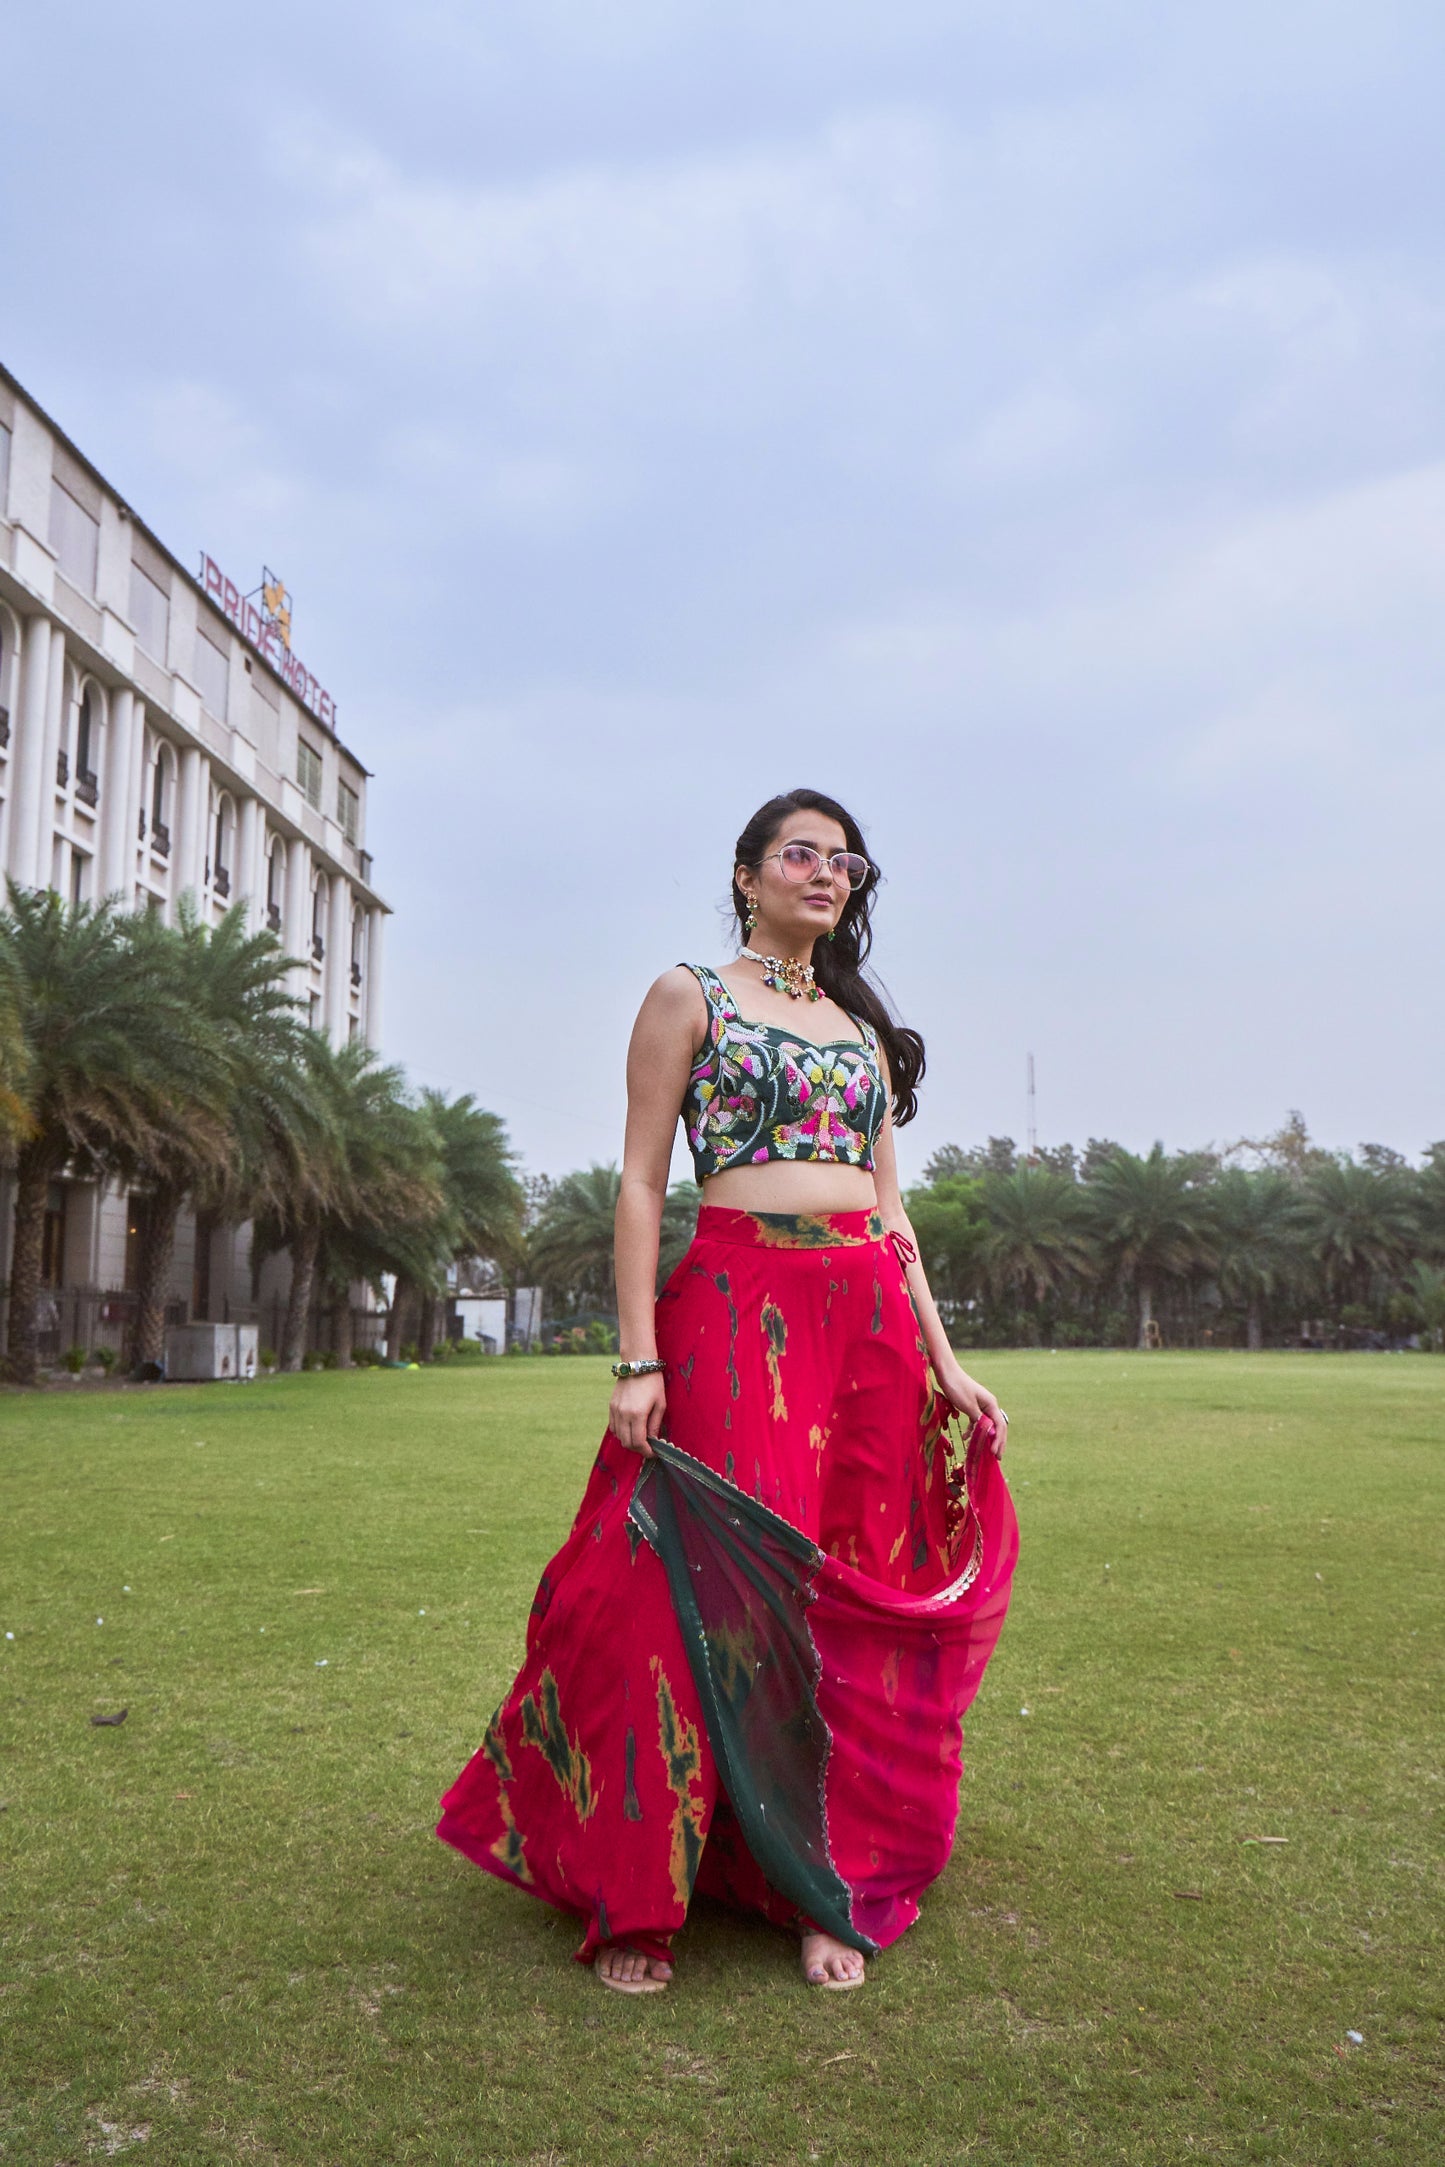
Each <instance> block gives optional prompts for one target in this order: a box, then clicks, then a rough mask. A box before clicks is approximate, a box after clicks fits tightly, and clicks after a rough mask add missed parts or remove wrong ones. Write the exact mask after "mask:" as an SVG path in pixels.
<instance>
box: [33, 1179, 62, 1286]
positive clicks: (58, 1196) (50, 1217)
mask: <svg viewBox="0 0 1445 2167" xmlns="http://www.w3.org/2000/svg"><path fill="white" fill-rule="evenodd" d="M68 1196H69V1191H68V1190H67V1188H66V1186H65V1183H64V1182H63V1181H52V1182H51V1184H50V1187H49V1189H48V1190H47V1192H46V1197H45V1231H44V1233H43V1234H42V1235H41V1238H40V1284H41V1286H42V1287H58V1286H61V1285H63V1284H64V1272H65V1206H66V1202H67V1199H68Z"/></svg>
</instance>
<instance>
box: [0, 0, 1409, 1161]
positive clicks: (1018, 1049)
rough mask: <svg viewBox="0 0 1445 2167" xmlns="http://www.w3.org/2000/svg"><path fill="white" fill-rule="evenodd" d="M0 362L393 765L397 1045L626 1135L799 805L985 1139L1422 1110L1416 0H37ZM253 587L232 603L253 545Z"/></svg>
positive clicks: (508, 1111) (950, 1118) (477, 1087)
mask: <svg viewBox="0 0 1445 2167" xmlns="http://www.w3.org/2000/svg"><path fill="white" fill-rule="evenodd" d="M6 46H7V61H8V65H7V69H6V77H7V82H8V84H9V94H8V95H7V98H6V122H5V128H4V131H3V135H0V181H3V190H4V233H3V276H0V353H3V357H4V359H5V361H6V362H7V363H8V365H9V366H10V367H11V368H12V369H13V370H14V371H15V373H16V374H17V375H18V376H19V377H20V379H21V381H22V382H23V383H25V384H26V385H27V387H28V388H29V389H30V390H31V391H32V392H33V393H34V394H35V396H36V397H37V398H38V399H39V400H40V401H41V403H42V404H43V405H45V406H46V407H47V408H48V409H49V410H50V411H51V412H52V413H53V414H54V415H55V417H56V419H57V420H58V421H59V422H60V423H61V424H62V426H63V427H65V428H66V429H67V430H68V431H69V433H70V434H71V435H72V436H74V437H75V438H76V440H77V441H78V442H79V444H80V445H81V447H82V448H83V449H84V450H85V451H86V452H87V453H88V455H89V456H90V457H91V458H92V459H93V460H94V461H95V463H96V464H97V465H98V466H99V467H100V468H101V470H102V472H103V473H105V474H106V476H107V477H108V478H109V479H110V480H111V481H112V482H113V483H114V484H115V485H116V486H117V487H118V488H119V489H120V490H121V491H122V492H123V493H124V494H126V495H127V496H128V497H129V498H130V500H131V501H132V502H133V503H134V504H135V505H136V507H137V509H138V510H139V511H140V512H141V513H142V515H143V516H144V517H145V518H146V519H147V520H148V521H149V522H150V524H151V525H152V526H154V527H155V528H156V529H157V530H158V532H159V533H160V534H161V535H162V536H163V537H164V538H165V540H166V541H167V542H168V544H169V545H170V546H171V547H172V548H173V549H174V550H175V552H176V553H177V555H179V556H180V557H181V558H182V559H183V560H184V561H186V562H188V563H191V562H194V561H195V558H196V555H197V553H198V552H199V551H200V550H201V549H203V548H205V549H209V550H210V552H211V553H212V554H213V555H214V556H215V557H216V558H217V560H218V561H219V562H221V563H222V564H224V565H225V566H226V567H227V568H228V569H231V568H238V569H237V576H238V577H239V576H240V573H243V572H244V573H246V575H247V577H248V578H249V576H250V574H251V573H253V572H254V574H255V575H256V576H257V577H258V578H259V573H260V567H261V565H262V563H263V562H264V563H266V564H269V565H272V566H274V567H275V568H276V569H277V570H278V571H280V572H281V573H282V575H283V576H284V577H285V578H286V579H287V580H288V582H289V584H290V585H291V588H292V590H293V594H294V597H295V638H296V644H297V647H298V650H299V652H300V653H301V654H302V655H303V656H304V657H305V659H306V661H307V663H308V665H309V666H310V667H311V668H312V669H313V670H315V672H316V673H317V675H318V676H319V677H320V678H321V679H322V681H323V682H324V683H326V684H328V685H329V686H330V687H331V688H332V689H333V691H334V692H335V694H336V697H337V699H338V701H339V704H340V725H341V734H342V736H343V738H344V739H345V740H346V742H347V743H348V744H349V745H350V746H351V747H352V749H353V750H354V751H356V752H357V753H358V754H359V755H360V757H361V758H362V759H363V760H364V761H365V762H366V763H367V765H368V766H369V767H371V768H372V769H374V770H375V780H374V782H373V784H372V786H371V788H372V797H371V804H370V815H369V827H370V833H369V838H368V839H369V842H370V845H371V847H372V849H373V851H374V853H375V859H376V877H377V881H378V884H379V886H380V888H381V890H382V892H383V893H384V894H385V896H386V897H387V899H388V901H389V902H390V903H391V904H392V905H393V906H394V908H395V913H396V915H395V917H394V919H393V920H392V922H391V926H390V928H389V944H388V960H387V989H386V1008H387V1018H386V1027H385V1039H386V1048H385V1050H386V1051H387V1053H388V1054H389V1055H390V1056H392V1057H394V1058H397V1059H399V1060H401V1061H403V1062H405V1064H406V1066H407V1067H408V1069H409V1070H410V1071H411V1073H412V1074H413V1076H414V1077H416V1078H417V1079H418V1080H420V1081H424V1082H428V1083H435V1084H439V1085H442V1086H445V1087H452V1088H455V1089H468V1090H472V1091H475V1092H476V1094H477V1095H478V1097H479V1098H480V1099H481V1100H482V1101H483V1103H484V1104H487V1105H489V1106H492V1107H495V1108H496V1109H497V1110H498V1111H499V1112H501V1113H502V1114H504V1115H505V1117H506V1118H507V1120H508V1122H509V1123H510V1125H511V1128H512V1131H513V1134H514V1137H515V1139H516V1141H517V1143H518V1144H519V1146H520V1147H521V1149H522V1151H523V1153H524V1155H525V1158H526V1160H527V1163H528V1165H529V1167H530V1168H532V1169H533V1170H543V1169H545V1170H547V1171H550V1172H551V1173H553V1174H561V1173H563V1172H565V1171H567V1170H568V1169H569V1168H571V1167H573V1166H575V1165H578V1164H581V1163H584V1162H586V1161H587V1160H590V1159H606V1158H611V1157H614V1156H616V1155H617V1153H618V1150H619V1147H620V1140H621V1116H622V1105H623V1098H622V1061H623V1054H624V1049H625V1044H626V1036H627V1031H628V1028H629V1025H630V1021H631V1017H632V1014H633V1011H634V1010H635V1007H636V1004H637V1002H638V1000H639V999H640V997H641V994H642V992H643V990H644V989H645V987H646V985H647V984H648V982H649V981H650V979H651V978H652V977H653V976H654V975H655V973H656V972H657V971H659V970H661V969H662V968H664V967H665V966H666V965H668V964H670V963H672V962H675V961H677V960H679V959H681V958H685V957H686V958H699V957H700V958H703V959H708V960H714V961H717V960H721V958H722V956H723V954H724V953H725V949H724V942H723V921H722V919H721V917H720V916H719V909H720V906H722V905H723V904H724V902H725V899H726V894H727V885H728V871H729V866H730V862H731V844H732V840H733V838H734V836H735V835H736V833H737V831H738V829H739V828H740V827H741V825H742V823H743V821H744V820H745V818H746V817H747V815H748V814H749V813H750V812H751V811H752V810H753V808H754V806H755V805H756V804H757V803H758V802H759V801H760V800H761V799H762V798H763V797H765V796H767V795H769V794H770V793H771V792H773V791H774V790H776V789H779V788H787V787H791V786H793V785H796V784H799V783H807V784H812V785H815V786H818V787H822V788H824V789H828V790H831V791H833V792H834V793H835V794H837V795H839V796H841V797H842V798H843V799H844V800H845V801H846V802H847V803H848V804H849V805H851V806H852V807H853V808H854V809H855V810H856V812H857V814H858V817H859V818H860V820H861V821H862V823H863V825H864V828H865V830H866V831H867V834H868V837H869V841H870V844H871V846H872V848H873V851H874V854H875V856H876V857H877V859H878V861H879V863H880V864H881V866H882V867H883V869H884V872H885V874H886V875H887V885H886V887H885V888H884V890H883V892H882V895H881V897H880V901H879V908H878V914H877V946H876V949H875V962H876V963H877V965H878V968H879V970H880V973H881V975H882V977H883V978H884V980H885V982H886V984H887V985H888V987H889V989H890V990H891V992H892V994H893V996H894V998H895V1001H896V1003H897V1005H898V1006H899V1008H900V1009H901V1011H902V1012H903V1014H904V1015H905V1016H906V1018H907V1019H908V1020H909V1021H910V1022H912V1023H914V1024H916V1025H917V1026H918V1027H919V1028H920V1029H922V1031H923V1032H924V1033H925V1035H926V1037H927V1040H928V1047H929V1074H928V1080H927V1083H926V1085H925V1091H924V1097H923V1107H922V1112H921V1114H920V1117H919V1119H918V1121H917V1122H916V1124H915V1125H914V1127H913V1128H912V1129H911V1130H908V1131H905V1132H904V1134H903V1136H902V1137H901V1138H900V1150H901V1155H902V1159H903V1164H904V1171H905V1174H910V1175H911V1174H914V1173H916V1172H917V1171H919V1170H920V1169H921V1167H922V1164H923V1161H924V1159H925V1157H926V1156H927V1154H928V1152H929V1151H930V1150H931V1149H932V1148H933V1147H934V1146H936V1145H937V1144H939V1143H941V1142H944V1141H945V1140H948V1139H954V1140H957V1141H960V1142H968V1141H972V1140H974V1139H977V1138H982V1137H983V1136H984V1135H985V1134H987V1133H990V1132H993V1133H998V1132H1005V1133H1010V1134H1012V1135H1014V1136H1016V1137H1020V1138H1021V1137H1022V1136H1023V1133H1024V1123H1025V1119H1026V1114H1025V1100H1024V1075H1025V1056H1026V1054H1027V1053H1028V1052H1029V1051H1030V1050H1032V1051H1033V1053H1034V1054H1035V1056H1036V1060H1037V1065H1038V1125H1039V1134H1040V1139H1041V1141H1043V1142H1046V1143H1049V1142H1058V1141H1060V1140H1062V1139H1064V1138H1071V1139H1072V1140H1074V1141H1075V1142H1077V1143H1080V1144H1082V1142H1083V1141H1084V1140H1085V1138H1087V1137H1088V1136H1090V1135H1108V1136H1113V1137H1117V1138H1120V1139H1121V1140H1123V1141H1124V1142H1126V1143H1128V1144H1130V1145H1133V1146H1136V1147H1140V1148H1147V1147H1148V1145H1149V1144H1150V1143H1151V1142H1152V1140H1153V1139H1154V1138H1155V1137H1156V1136H1157V1137H1162V1138H1163V1139H1164V1140H1165V1141H1166V1142H1167V1143H1169V1144H1170V1145H1183V1144H1195V1143H1203V1142H1207V1141H1210V1140H1213V1141H1215V1142H1224V1141H1227V1140H1229V1139H1231V1138H1234V1137H1238V1136H1240V1135H1242V1134H1247V1133H1258V1132H1260V1131H1262V1130H1265V1129H1268V1128H1272V1127H1275V1126H1277V1125H1278V1124H1279V1123H1280V1122H1281V1121H1282V1119H1283V1118H1284V1116H1285V1114H1286V1112H1287V1110H1288V1109H1289V1108H1290V1107H1294V1106H1298V1107H1301V1108H1302V1109H1303V1110H1304V1112H1305V1115H1306V1117H1307V1119H1308V1121H1309V1123H1310V1125H1311V1128H1312V1129H1313V1130H1314V1131H1315V1132H1316V1134H1318V1135H1319V1136H1320V1137H1321V1138H1322V1139H1323V1140H1324V1141H1326V1142H1329V1143H1332V1144H1344V1145H1351V1144H1354V1143H1356V1142H1358V1141H1359V1140H1360V1139H1362V1138H1378V1139H1380V1140H1383V1141H1386V1142H1389V1143H1392V1144H1394V1145H1396V1146H1397V1147H1399V1148H1401V1149H1404V1150H1407V1151H1409V1152H1410V1153H1412V1154H1414V1153H1416V1152H1418V1151H1419V1149H1420V1148H1421V1147H1422V1146H1423V1145H1424V1144H1425V1143H1426V1142H1427V1141H1428V1140H1429V1139H1431V1138H1433V1137H1437V1136H1440V1135H1442V1134H1445V1107H1442V1103H1441V1078H1442V1069H1445V1061H1442V1055H1445V1005H1442V1001H1441V995H1440V978H1441V971H1440V941H1441V887H1442V850H1441V829H1442V817H1441V815H1442V805H1445V792H1442V786H1445V751H1442V684H1445V672H1442V667H1441V665H1442V652H1441V650H1442V643H1445V381H1442V357H1445V276H1442V268H1445V256H1442V231H1445V225H1442V219H1441V205H1442V201H1445V193H1442V180H1445V170H1442V169H1445V131H1442V129H1441V126H1440V112H1441V95H1442V87H1445V74H1442V60H1445V50H1442V49H1445V12H1442V10H1441V9H1440V7H1439V5H1438V0H1403V4H1391V0H1354V4H1353V5H1348V6H1343V5H1336V4H1332V0H1308V4H1307V5H1306V4H1303V0H1301V4H1299V5H1282V4H1272V0H1249V4H1248V5H1244V4H1239V0H1218V4H1216V5H1215V6H1213V7H1211V8H1207V9H1206V8H1188V9H1185V8H1180V7H1161V6H1159V5H1158V4H1157V0H1096V4H1093V5H1090V6H1088V7H1079V6H1075V5H1071V4H1068V0H1052V4H1050V5H1043V6H1041V5H1037V4H1032V0H1006V4H1005V0H989V4H975V0H936V4H924V0H892V4H891V5H889V6H888V7H881V6H879V5H877V0H870V4H869V5H867V6H860V5H855V4H852V0H829V4H828V5H827V6H823V5H819V4H814V0H792V4H791V5H789V6H787V7H778V6H777V5H775V4H773V5H768V6H763V5H759V4H756V0H733V4H732V5H730V6H728V7H726V8H724V7H719V6H706V7H705V6H702V5H697V4H693V5H687V4H683V0H611V4H610V5H607V6H603V5H601V4H599V0H593V4H591V5H572V6H566V5H559V4H553V0H529V4H528V5H527V6H526V7H523V8H518V7H516V6H507V7H501V6H497V5H494V4H491V0H410V4H409V5H408V6H407V8H406V9H404V10H401V9H398V8H396V7H395V6H387V7H381V6H378V5H375V4H374V0H346V5H345V6H340V5H336V6H329V5H320V4H310V5H308V4H306V0H300V4H299V5H296V6H293V7H290V8H287V9H284V10H282V11H280V12H279V13H276V12H275V11H273V12H272V13H271V14H269V15H268V14H267V13H266V12H265V11H261V12H258V13H252V14H249V15H247V14H241V15H235V14H232V15H229V16H228V15H226V14H224V13H215V12H214V11H213V12H209V13H208V12H207V11H205V10H197V9H196V8H195V7H194V6H187V7H184V8H182V7H180V6H178V5H173V4H158V0H128V4H127V5H126V6H125V7H123V8H117V7H115V6H114V5H112V4H110V0H106V4H105V5H97V4H95V0H83V4H80V5H74V4H72V5H70V6H67V7H65V8H58V7H45V8H40V7H35V6H31V7H29V8H27V9H25V10H23V11H20V10H14V11H11V17H10V20H9V21H8V22H7V26H6ZM242 584H243V585H244V584H246V580H244V579H243V580H242Z"/></svg>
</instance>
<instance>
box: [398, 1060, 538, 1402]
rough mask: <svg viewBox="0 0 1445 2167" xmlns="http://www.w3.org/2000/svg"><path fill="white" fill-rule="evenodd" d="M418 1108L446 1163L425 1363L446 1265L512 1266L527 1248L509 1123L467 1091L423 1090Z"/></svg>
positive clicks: (426, 1308) (422, 1342) (426, 1315)
mask: <svg viewBox="0 0 1445 2167" xmlns="http://www.w3.org/2000/svg"><path fill="white" fill-rule="evenodd" d="M420 1111H421V1114H422V1117H423V1119H424V1120H426V1121H427V1122H429V1123H430V1126H431V1130H432V1134H433V1136H434V1138H435V1140H436V1144H437V1149H438V1153H439V1158H440V1164H441V1186H442V1206H443V1208H442V1211H441V1213H440V1215H439V1216H438V1218H437V1220H436V1223H435V1226H434V1229H433V1234H434V1242H435V1258H434V1268H433V1269H432V1271H431V1272H430V1273H429V1274H428V1275H427V1284H426V1287H425V1292H424V1295H423V1302H422V1311H421V1329H420V1332H419V1333H418V1350H417V1351H418V1353H419V1354H420V1356H421V1358H422V1360H423V1361H425V1360H426V1359H427V1358H428V1356H429V1355H430V1354H431V1351H432V1347H433V1345H434V1344H435V1339H436V1324H437V1315H438V1306H439V1303H438V1298H439V1296H440V1295H441V1294H442V1293H443V1292H444V1290H445V1286H446V1278H447V1272H448V1268H449V1267H450V1266H452V1265H454V1264H459V1263H461V1262H463V1261H464V1260H466V1259H467V1258H471V1257H486V1258H488V1259H491V1260H492V1261H495V1262H498V1263H501V1264H504V1265H505V1264H511V1263H513V1262H515V1261H516V1260H517V1258H518V1257H519V1255H520V1252H521V1227H522V1210H523V1203H524V1198H523V1192H522V1184H521V1181H520V1180H519V1178H518V1174H517V1160H516V1154H515V1153H514V1152H513V1150H512V1148H511V1145H510V1144H509V1142H508V1140H507V1131H506V1125H505V1123H504V1122H503V1121H502V1120H501V1119H500V1117H499V1116H498V1115H496V1114H491V1113H488V1112H487V1111H486V1110H485V1108H483V1107H481V1106H478V1105H477V1103H476V1101H475V1099H473V1098H472V1096H471V1094H470V1093H468V1094H467V1095H466V1096H465V1097H463V1098H458V1099H448V1098H447V1097H446V1096H445V1095H444V1094H443V1093H442V1092H440V1091H423V1092H422V1094H421V1105H420Z"/></svg>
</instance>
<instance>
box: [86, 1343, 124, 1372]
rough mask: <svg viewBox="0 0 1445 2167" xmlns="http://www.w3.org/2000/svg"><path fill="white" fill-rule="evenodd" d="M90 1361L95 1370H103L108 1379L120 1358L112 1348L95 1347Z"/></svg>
mask: <svg viewBox="0 0 1445 2167" xmlns="http://www.w3.org/2000/svg"><path fill="white" fill-rule="evenodd" d="M91 1360H92V1361H93V1362H94V1364H95V1366H96V1368H97V1369H102V1370H104V1371H105V1374H106V1376H107V1377H108V1376H109V1375H110V1373H111V1371H112V1370H113V1369H114V1368H115V1365H116V1363H117V1362H118V1361H119V1360H120V1357H119V1355H118V1354H117V1353H116V1351H115V1349H114V1347H97V1348H96V1350H95V1353H94V1354H93V1355H92V1356H91Z"/></svg>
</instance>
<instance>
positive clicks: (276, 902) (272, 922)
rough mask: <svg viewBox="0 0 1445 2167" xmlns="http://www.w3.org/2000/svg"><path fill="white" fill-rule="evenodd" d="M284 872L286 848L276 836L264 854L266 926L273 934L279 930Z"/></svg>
mask: <svg viewBox="0 0 1445 2167" xmlns="http://www.w3.org/2000/svg"><path fill="white" fill-rule="evenodd" d="M285 872H286V846H285V844H284V843H283V842H282V841H281V838H280V837H279V836H277V838H276V840H275V841H274V842H273V843H272V845H271V848H270V849H269V850H268V851H267V853H266V924H267V926H268V927H269V928H270V930H271V931H272V932H273V933H279V932H280V930H281V882H282V880H283V879H284V877H285Z"/></svg>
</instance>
